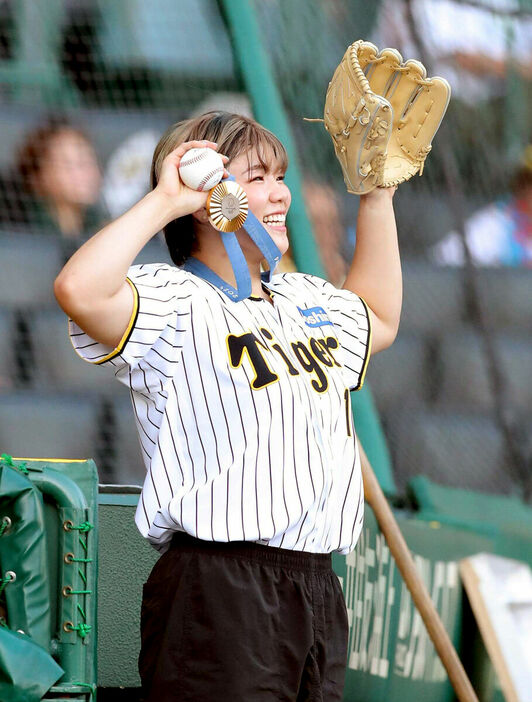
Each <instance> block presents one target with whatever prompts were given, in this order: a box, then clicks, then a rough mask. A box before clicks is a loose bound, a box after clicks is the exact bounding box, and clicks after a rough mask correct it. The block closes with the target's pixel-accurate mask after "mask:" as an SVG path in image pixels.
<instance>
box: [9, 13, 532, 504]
mask: <svg viewBox="0 0 532 702" xmlns="http://www.w3.org/2000/svg"><path fill="white" fill-rule="evenodd" d="M250 2H251V3H252V5H253V7H254V9H255V11H256V15H257V18H258V21H259V23H260V27H261V30H262V34H263V38H264V44H265V47H266V49H267V51H268V54H269V56H270V59H271V63H272V67H273V71H274V75H275V79H276V83H277V86H278V89H279V91H280V93H281V96H282V99H283V103H284V106H285V109H286V112H287V115H288V117H289V121H290V124H291V126H292V129H293V133H294V137H295V140H296V143H297V145H298V156H299V160H300V165H301V167H302V174H303V178H304V183H305V192H306V194H307V205H308V209H309V213H310V215H311V219H312V220H313V223H314V228H315V233H316V235H317V238H318V240H319V242H320V246H321V254H322V259H323V262H324V267H325V269H326V270H327V272H328V275H329V276H330V277H331V279H333V280H334V281H335V282H338V281H339V280H340V279H341V277H342V275H343V273H344V272H345V269H346V265H347V262H348V260H349V257H350V255H351V252H352V250H353V246H354V243H355V239H356V209H357V198H355V197H352V196H348V195H347V194H346V192H345V187H344V185H343V181H342V178H341V171H340V168H339V165H338V164H337V162H336V160H335V156H334V152H333V148H332V144H331V142H330V138H329V136H328V135H327V133H326V132H325V130H324V129H323V127H322V126H321V125H320V124H317V123H310V122H305V121H304V120H303V117H321V115H322V111H323V100H324V94H325V91H326V88H327V83H328V80H329V79H330V77H331V75H332V73H333V71H334V68H335V67H336V65H337V64H338V62H339V60H340V59H341V57H342V55H343V53H344V51H345V49H346V47H347V46H348V45H349V44H350V43H352V42H353V41H354V40H355V39H358V38H365V39H368V40H371V41H373V42H374V43H375V44H377V46H378V47H379V48H383V47H384V46H393V47H395V48H397V49H399V50H400V51H401V52H402V54H403V57H404V58H405V59H407V58H418V59H421V60H422V61H423V62H424V64H425V65H426V67H427V69H428V75H435V74H440V75H443V76H444V77H446V78H447V79H448V80H449V81H450V82H451V85H452V88H453V100H452V102H451V105H450V108H449V111H448V114H447V117H446V119H445V121H444V124H443V126H442V128H441V130H440V132H438V135H437V136H436V138H435V142H434V148H433V151H432V153H431V154H430V156H429V158H428V160H427V164H426V168H425V172H424V174H423V177H422V178H415V179H413V180H412V181H411V182H409V183H408V184H406V185H403V186H401V188H400V189H399V192H398V193H397V195H396V214H397V221H398V228H399V237H400V244H401V249H402V253H403V258H404V262H405V307H404V314H403V320H402V327H401V331H400V333H399V337H398V339H397V341H396V343H395V345H394V346H393V347H392V348H391V349H389V350H388V351H386V352H384V353H383V354H380V355H379V356H376V357H375V358H374V359H373V360H372V362H371V363H370V369H369V371H368V381H369V383H370V386H371V387H372V389H373V392H374V394H375V398H376V401H377V405H378V407H379V410H380V412H381V417H382V420H383V423H384V427H385V431H386V434H387V438H388V440H389V443H390V448H391V451H392V456H393V460H394V469H395V475H396V480H397V482H398V484H399V487H400V488H401V489H404V487H405V486H406V483H407V481H408V478H409V477H410V476H411V475H413V474H415V473H419V472H421V473H425V474H428V475H430V476H432V477H433V478H434V479H435V480H436V481H438V482H441V483H447V484H453V485H458V486H464V487H468V488H476V489H481V490H486V491H493V492H509V491H519V492H522V491H524V490H526V483H527V479H528V475H529V474H530V468H531V464H530V459H531V449H532V430H531V419H532V411H531V406H532V382H531V381H530V378H531V377H532V346H531V344H530V328H531V322H532V312H531V310H532V305H531V304H530V301H531V300H532V273H531V272H530V266H531V265H532V243H531V242H532V232H531V224H530V208H531V204H530V203H531V199H532V196H531V180H532V175H531V174H532V164H531V161H532V156H531V155H530V153H528V157H527V156H526V151H525V147H526V146H527V144H529V143H530V142H531V141H532V139H531V134H530V118H531V112H532V106H531V103H532V101H531V97H532V94H531V73H532V72H531V65H532V7H531V3H530V0H469V1H466V0H460V1H458V0H381V1H380V2H373V3H368V2H364V0H327V1H325V0H250ZM235 31H238V29H236V30H235ZM230 36H231V34H230V31H229V30H228V27H227V25H226V20H225V18H224V13H223V4H219V3H217V2H216V1H215V0H179V1H176V0H151V2H149V3H146V2H142V0H114V1H113V2H112V3H108V2H104V1H103V0H76V1H74V0H4V1H3V2H1V3H0V125H1V129H2V137H3V138H2V140H1V141H0V193H1V198H0V199H1V203H2V208H1V209H2V213H1V215H0V216H1V221H0V230H1V231H0V251H1V256H2V263H3V274H2V276H1V277H0V287H1V289H2V299H1V301H0V345H1V349H0V351H2V353H0V391H1V392H2V395H1V397H0V414H2V415H3V417H4V418H3V419H2V418H0V422H1V423H2V425H3V426H4V427H7V426H9V427H10V429H9V431H10V432H17V431H18V433H19V436H20V438H19V439H18V443H16V442H15V441H14V439H13V436H12V435H11V436H10V437H8V438H7V439H6V437H5V436H4V435H3V433H2V429H0V438H1V439H2V443H5V446H6V447H9V446H10V445H18V446H20V445H21V442H22V443H23V445H24V446H26V447H27V449H26V451H27V452H29V451H31V450H33V449H32V446H31V441H32V437H33V436H35V437H39V439H38V441H37V440H36V446H35V449H34V450H35V451H37V452H41V453H47V452H50V453H53V454H56V455H60V454H61V453H62V451H63V450H64V449H63V448H62V447H63V446H65V445H70V444H69V443H68V438H69V434H70V433H72V426H73V424H74V425H76V426H78V427H79V430H78V434H79V433H81V434H82V435H83V436H84V437H85V438H84V442H85V445H84V446H80V447H79V451H80V452H82V451H83V450H90V452H91V454H92V455H96V458H97V459H98V462H99V465H100V469H101V471H102V478H103V479H104V480H117V481H121V482H130V481H137V480H138V479H139V478H140V476H141V474H142V473H141V470H140V468H139V467H137V468H136V469H134V470H132V469H131V466H132V465H134V464H135V465H137V466H138V464H139V461H138V457H135V453H134V451H133V449H132V446H134V447H136V445H137V443H136V439H135V437H134V434H133V432H134V427H133V422H131V421H129V418H127V419H128V421H126V420H125V419H124V417H125V414H124V407H125V406H126V405H127V402H128V398H127V397H123V396H120V392H118V394H116V392H117V391H116V388H114V390H115V392H114V393H111V394H109V390H108V387H107V379H106V380H105V381H100V376H103V375H105V374H103V373H102V372H101V371H100V370H98V369H94V368H90V367H89V368H85V365H84V364H83V363H82V362H81V361H78V359H76V358H75V356H74V354H73V352H72V351H71V349H70V348H69V342H68V339H67V338H66V334H65V330H64V326H62V325H64V319H63V318H62V316H61V314H60V312H59V311H57V310H56V309H55V307H54V303H53V299H52V294H51V285H50V283H51V280H52V279H53V277H54V275H55V273H56V272H57V270H58V269H59V267H60V266H61V263H62V261H64V259H65V258H66V257H67V256H68V255H69V253H70V252H71V251H72V250H73V249H74V248H75V247H76V246H78V245H79V243H80V242H81V241H83V239H84V238H85V237H86V236H87V235H88V234H90V233H92V232H93V231H94V230H95V228H97V226H99V223H101V222H104V221H106V219H108V218H109V217H113V216H116V215H118V214H120V213H121V212H123V211H124V210H125V209H126V208H127V207H128V206H129V205H131V204H132V203H133V202H134V201H135V200H136V199H138V197H140V196H141V195H142V194H143V193H144V192H145V190H146V188H147V175H148V164H149V161H150V158H151V152H152V150H153V147H154V145H155V143H156V141H157V139H158V136H159V135H160V134H161V132H162V131H163V130H164V129H165V128H166V127H167V126H168V125H169V124H170V123H172V122H174V121H177V120H178V119H181V118H184V117H186V116H189V115H190V114H191V113H193V112H199V111H204V110H206V109H211V108H218V107H222V108H226V109H234V110H235V111H249V110H250V107H249V102H248V100H247V97H246V94H245V92H244V90H243V88H242V81H241V78H240V67H239V66H238V65H237V61H236V59H235V57H234V53H233V50H232V46H231V40H230ZM39 130H40V131H39ZM65 135H66V137H67V138H66V139H65V138H64V137H65ZM527 158H528V160H527ZM61 164H62V166H61ZM58 166H59V168H58ZM58 170H60V171H61V170H62V172H63V173H67V174H68V176H67V177H66V178H64V179H63V180H66V183H65V182H63V183H61V182H59V183H58V182H56V181H57V179H56V180H55V181H54V178H53V174H54V173H55V174H57V172H58ZM61 187H62V188H65V192H68V194H65V195H64V196H63V201H62V202H61V203H60V204H57V203H56V204H51V203H52V201H53V199H52V193H53V192H57V190H58V189H60V188H61ZM54 188H55V191H54ZM65 200H68V203H65ZM54 202H55V201H54ZM67 205H68V206H67ZM464 241H467V242H468V247H467V248H464V245H463V244H464ZM142 256H144V257H145V258H144V260H148V259H149V258H151V260H154V258H156V259H164V260H166V258H165V257H166V253H165V250H164V248H163V247H162V246H161V245H160V243H159V242H158V241H157V240H155V241H154V242H152V244H151V245H150V247H148V249H147V251H146V252H144V253H143V254H142ZM477 264H481V265H482V268H480V266H479V265H477ZM56 330H57V331H56ZM63 342H64V344H65V345H64V347H63V345H62V344H63ZM115 386H116V384H115ZM111 390H113V388H111ZM67 395H68V396H70V397H76V398H79V402H74V403H72V405H71V404H70V403H69V404H68V405H65V404H64V398H65V397H66V396H67ZM58 405H63V406H68V407H69V412H68V421H67V418H66V417H63V419H61V417H62V416H63V415H61V416H59V415H60V413H59V412H57V411H56V409H57V406H58ZM47 408H48V409H47ZM37 409H38V411H37ZM14 416H15V417H16V419H17V421H16V422H15V421H13V417H14ZM9 418H10V419H9ZM8 419H9V421H8ZM72 423H73V424H72ZM17 424H18V425H19V426H18V428H17ZM30 426H31V427H32V428H31V430H30V429H29V428H28V427H30ZM42 437H48V439H46V440H45V439H43V438H42ZM47 441H48V445H47V443H46V442H47ZM91 442H92V443H91ZM82 443H83V442H82ZM87 443H88V444H89V445H88V447H87Z"/></svg>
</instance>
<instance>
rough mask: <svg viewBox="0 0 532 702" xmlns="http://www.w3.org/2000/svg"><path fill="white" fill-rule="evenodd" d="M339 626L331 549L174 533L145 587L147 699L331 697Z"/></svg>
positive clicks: (303, 700) (342, 641)
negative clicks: (290, 548)
mask: <svg viewBox="0 0 532 702" xmlns="http://www.w3.org/2000/svg"><path fill="white" fill-rule="evenodd" d="M347 631H348V629H347V613H346V608H345V602H344V597H343V593H342V590H341V587H340V583H339V581H338V578H337V576H336V574H335V573H334V571H333V570H332V567H331V557H330V555H324V554H312V553H301V552H297V551H288V550H286V549H279V548H272V547H270V546H261V545H259V544H253V543H244V542H232V543H228V544H224V543H212V542H208V541H199V540H197V539H194V538H192V537H190V536H188V535H186V534H181V533H180V534H176V536H175V537H174V539H173V541H172V545H171V547H170V549H169V550H168V551H167V552H166V553H165V554H164V555H163V556H161V558H160V559H159V560H158V561H157V563H156V564H155V567H154V569H153V571H152V573H151V575H150V577H149V579H148V582H147V583H146V585H145V586H144V596H143V602H142V616H141V633H142V648H141V652H140V657H139V669H140V675H141V678H142V685H143V693H144V699H145V702H170V701H172V702H173V701H177V700H179V701H180V702H181V701H183V702H203V701H204V702H209V701H212V702H214V701H215V700H216V701H217V702H218V701H221V700H223V701H224V702H225V701H226V700H227V701H228V702H273V701H274V700H275V701H277V700H283V701H285V702H292V701H293V702H318V701H319V702H338V701H339V700H341V699H342V690H343V685H344V675H345V667H346V656H347Z"/></svg>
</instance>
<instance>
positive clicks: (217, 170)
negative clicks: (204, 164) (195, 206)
mask: <svg viewBox="0 0 532 702" xmlns="http://www.w3.org/2000/svg"><path fill="white" fill-rule="evenodd" d="M221 172H223V168H220V166H218V168H215V169H214V171H211V172H210V173H207V175H206V176H204V177H203V178H202V179H201V181H200V183H199V185H198V190H203V188H204V187H205V185H206V184H207V183H208V182H209V180H210V179H211V178H212V177H213V176H215V175H218V173H221Z"/></svg>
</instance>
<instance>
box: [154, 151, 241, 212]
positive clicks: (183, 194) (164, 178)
mask: <svg viewBox="0 0 532 702" xmlns="http://www.w3.org/2000/svg"><path fill="white" fill-rule="evenodd" d="M204 147H207V148H209V149H213V150H214V151H217V149H218V145H217V144H215V143H214V142H213V141H186V142H184V143H183V144H180V145H179V146H178V147H177V148H176V149H174V150H173V151H171V152H170V153H169V154H168V156H166V158H165V159H164V161H163V163H162V167H161V172H160V174H159V180H158V182H157V185H156V187H155V188H154V192H156V193H158V194H159V195H161V196H163V197H164V198H165V200H166V201H167V202H168V205H169V212H170V213H171V215H172V218H173V219H176V218H177V217H183V216H185V215H187V214H191V213H192V212H196V211H197V210H200V209H201V208H202V207H205V204H206V202H207V195H208V191H204V192H200V191H198V190H192V189H191V188H189V187H188V186H186V185H185V184H184V183H183V181H182V180H181V178H180V177H179V164H180V163H181V159H182V158H183V156H184V155H185V154H186V152H187V151H189V150H190V149H196V148H204ZM221 156H222V160H223V162H224V165H225V164H226V163H227V162H228V160H229V159H228V158H227V156H223V155H221ZM227 175H228V173H227V171H224V177H226V176H227Z"/></svg>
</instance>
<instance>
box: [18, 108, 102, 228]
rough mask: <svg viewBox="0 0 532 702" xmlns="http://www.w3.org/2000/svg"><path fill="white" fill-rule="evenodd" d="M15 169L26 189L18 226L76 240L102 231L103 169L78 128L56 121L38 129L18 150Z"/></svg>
mask: <svg viewBox="0 0 532 702" xmlns="http://www.w3.org/2000/svg"><path fill="white" fill-rule="evenodd" d="M16 168H17V171H18V175H19V177H20V179H21V181H22V186H23V189H24V198H23V200H22V202H24V205H25V206H24V208H23V210H24V211H23V212H22V213H20V214H19V216H20V221H19V223H20V224H23V225H24V226H25V227H27V228H28V229H31V230H37V231H39V232H43V233H47V234H58V235H60V236H62V237H63V239H65V240H70V241H73V242H74V241H75V242H79V241H80V240H81V239H82V238H83V235H84V234H85V233H87V234H93V233H94V232H95V231H96V230H97V229H99V228H100V227H101V225H102V224H103V221H104V219H105V216H104V213H103V212H102V210H101V208H100V207H99V206H98V198H99V193H100V185H101V173H100V168H99V166H98V161H97V158H96V154H95V151H94V148H93V146H92V144H91V142H90V140H89V139H88V137H87V136H86V135H85V134H84V133H83V131H82V130H80V129H79V128H78V127H76V126H74V125H72V124H70V123H69V122H67V121H65V120H56V119H52V120H49V121H47V122H46V123H44V124H42V125H40V126H38V127H36V128H35V129H34V130H33V131H31V132H30V133H29V134H28V135H27V136H26V139H25V140H24V142H23V144H22V145H21V147H20V149H19V150H18V154H17V161H16Z"/></svg>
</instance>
